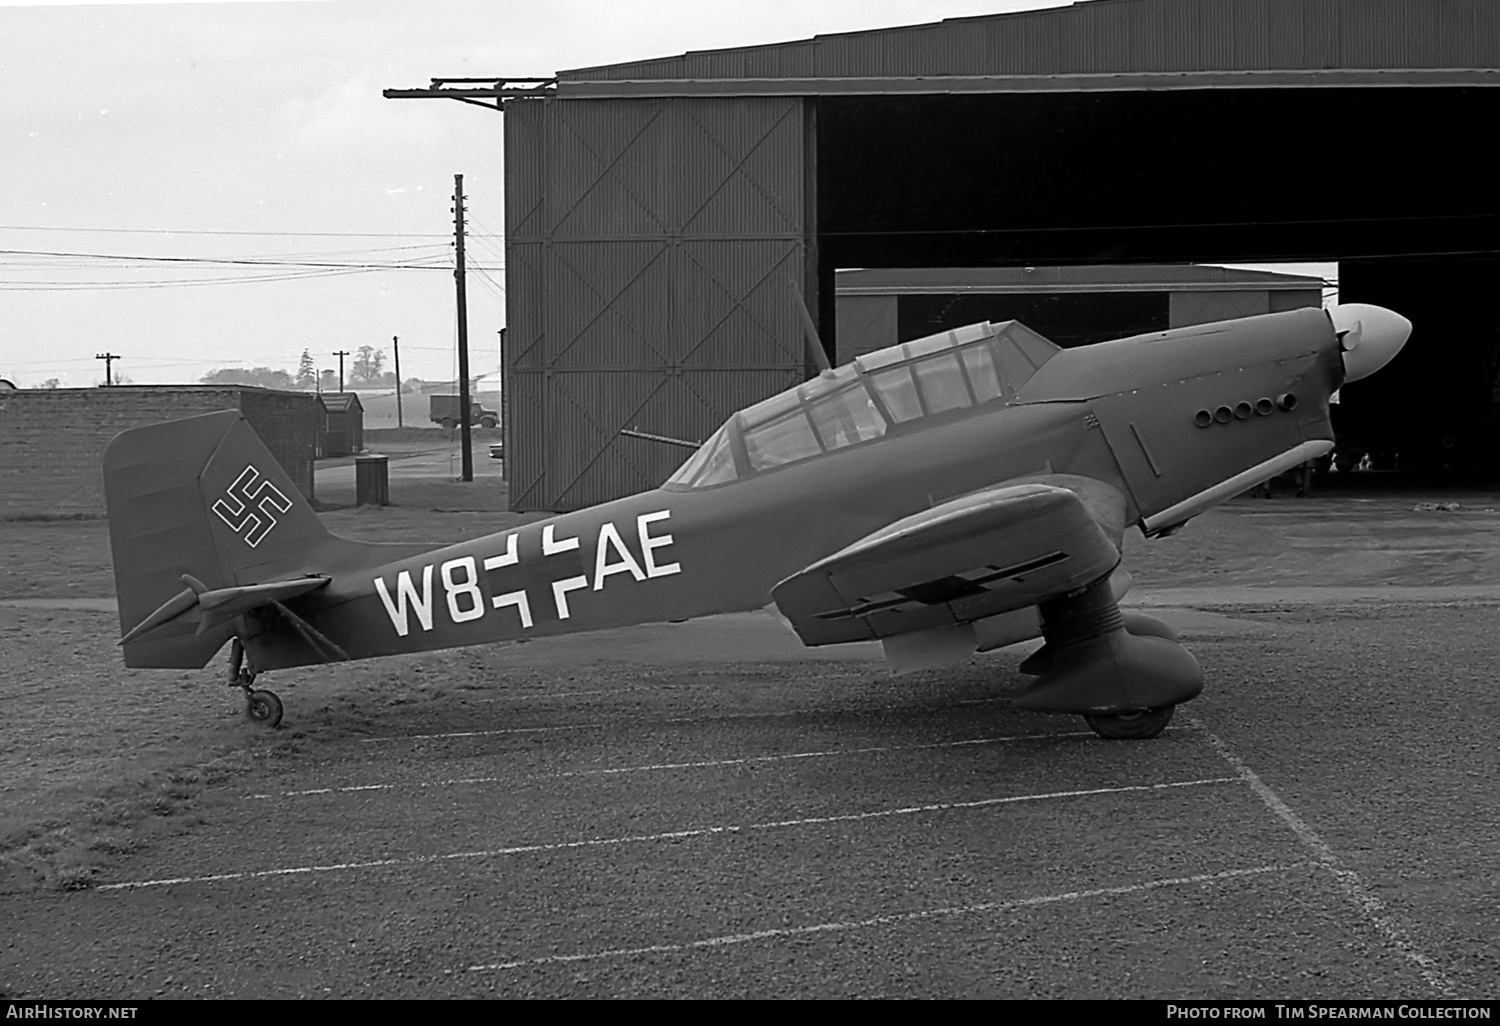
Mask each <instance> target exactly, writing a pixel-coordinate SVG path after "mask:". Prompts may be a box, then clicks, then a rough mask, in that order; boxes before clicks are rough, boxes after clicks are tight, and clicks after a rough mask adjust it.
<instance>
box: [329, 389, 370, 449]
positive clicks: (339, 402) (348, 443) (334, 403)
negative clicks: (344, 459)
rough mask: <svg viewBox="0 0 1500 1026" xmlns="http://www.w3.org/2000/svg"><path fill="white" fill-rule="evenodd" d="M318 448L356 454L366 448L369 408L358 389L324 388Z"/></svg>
mask: <svg viewBox="0 0 1500 1026" xmlns="http://www.w3.org/2000/svg"><path fill="white" fill-rule="evenodd" d="M318 405H319V407H320V408H321V410H322V413H321V415H320V417H319V421H318V452H319V454H320V455H323V456H353V455H354V454H355V453H357V452H364V449H365V408H364V406H363V405H362V404H361V403H360V401H359V395H358V393H355V392H320V393H319V394H318Z"/></svg>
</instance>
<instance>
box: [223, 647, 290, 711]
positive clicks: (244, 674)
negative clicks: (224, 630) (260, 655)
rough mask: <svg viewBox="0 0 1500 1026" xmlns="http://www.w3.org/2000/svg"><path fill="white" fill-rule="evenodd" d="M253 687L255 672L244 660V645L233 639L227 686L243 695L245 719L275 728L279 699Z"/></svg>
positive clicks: (272, 693)
mask: <svg viewBox="0 0 1500 1026" xmlns="http://www.w3.org/2000/svg"><path fill="white" fill-rule="evenodd" d="M254 685H255V670H254V668H253V667H251V666H250V663H249V660H247V659H246V658H245V645H244V643H243V642H242V641H240V639H239V638H235V639H234V641H233V642H232V643H231V645H230V648H229V686H230V687H232V688H239V689H240V690H241V691H243V692H244V693H245V719H247V720H249V721H250V722H251V723H254V724H256V725H257V726H261V727H266V728H267V729H269V728H271V727H274V726H276V725H277V724H278V723H280V722H281V712H282V709H281V699H280V698H278V697H276V692H274V691H266V690H264V689H260V690H257V689H256V688H255V686H254Z"/></svg>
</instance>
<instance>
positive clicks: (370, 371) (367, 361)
mask: <svg viewBox="0 0 1500 1026" xmlns="http://www.w3.org/2000/svg"><path fill="white" fill-rule="evenodd" d="M384 363H385V351H384V350H382V349H376V348H375V347H374V346H360V347H359V348H358V349H356V350H355V351H354V365H353V367H352V368H351V369H350V371H349V380H350V381H351V382H352V383H354V384H361V385H378V384H379V383H380V368H381V365H382V364H384Z"/></svg>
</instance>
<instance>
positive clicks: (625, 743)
mask: <svg viewBox="0 0 1500 1026" xmlns="http://www.w3.org/2000/svg"><path fill="white" fill-rule="evenodd" d="M1495 613H1496V608H1495V606H1494V605H1490V604H1473V603H1469V604H1461V605H1451V604H1450V605H1444V606H1439V607H1433V606H1430V605H1421V606H1388V607H1383V608H1379V609H1367V608H1358V609H1355V608H1340V607H1333V608H1329V607H1326V606H1287V607H1285V608H1276V607H1275V606H1274V605H1273V606H1262V607H1257V608H1256V609H1255V610H1254V611H1252V612H1250V613H1248V614H1244V615H1235V616H1222V621H1223V622H1225V623H1226V624H1228V625H1229V626H1228V629H1227V630H1225V631H1223V632H1221V633H1220V634H1219V635H1214V634H1209V633H1205V634H1203V635H1201V636H1198V637H1196V638H1194V639H1193V647H1194V648H1195V650H1196V652H1197V653H1198V655H1199V657H1200V659H1201V660H1202V661H1203V662H1204V664H1205V665H1206V666H1207V667H1209V668H1210V678H1211V681H1210V685H1209V689H1208V691H1207V692H1206V693H1205V695H1204V696H1203V697H1202V698H1201V699H1200V700H1199V701H1197V702H1195V703H1193V704H1192V705H1191V706H1188V707H1186V709H1185V710H1184V711H1183V715H1180V716H1179V719H1178V722H1177V723H1176V724H1174V727H1173V728H1172V730H1171V731H1169V733H1168V734H1167V735H1166V736H1164V737H1163V738H1162V739H1160V740H1158V741H1156V742H1147V743H1135V744H1130V743H1107V742H1101V741H1097V740H1093V739H1092V738H1091V737H1088V736H1086V735H1085V734H1084V733H1083V732H1082V731H1080V729H1079V727H1080V726H1081V724H1079V723H1078V722H1077V721H1075V720H1073V719H1070V718H1061V717H1046V716H1036V715H1027V714H1022V713H1018V712H1015V711H1012V710H1011V709H1010V708H1009V707H1008V705H1007V703H1006V702H1005V701H1004V700H1003V699H1004V695H1005V694H1006V693H1007V692H1008V691H1009V690H1011V689H1013V688H1014V687H1015V686H1016V685H1017V684H1018V682H1019V681H1018V678H1017V677H1016V676H1015V675H1014V673H1013V672H1012V671H1011V669H1010V665H1011V663H1010V661H1009V660H1006V659H1003V658H1000V659H995V660H990V661H984V662H976V663H974V664H970V665H969V666H966V667H963V668H960V669H958V670H957V671H955V672H949V673H945V674H940V675H939V674H931V675H921V676H917V677H913V678H900V679H892V678H889V677H888V676H886V674H885V673H884V671H883V669H881V668H880V667H879V666H878V665H876V664H873V663H870V662H866V661H859V662H844V663H839V662H828V663H822V664H807V663H800V662H788V663H770V664H766V663H761V664H730V665H724V664H703V663H676V664H666V665H662V666H633V665H630V664H623V663H616V664H608V663H606V664H590V663H579V664H573V665H569V664H568V662H567V661H566V659H565V658H562V657H559V656H555V657H553V658H552V659H551V660H550V663H549V664H548V665H544V666H541V667H540V668H535V669H532V670H527V669H525V668H524V664H523V663H522V661H521V658H520V656H521V654H522V653H524V652H525V649H526V648H527V647H529V646H513V647H510V648H500V649H480V650H473V651H469V652H462V653H448V654H443V655H440V656H428V657H421V658H412V659H408V660H404V661H401V662H402V665H399V666H392V665H389V664H370V666H369V667H337V668H333V669H330V670H326V671H323V672H322V673H320V674H311V673H309V674H307V675H306V677H305V679H303V680H301V681H300V682H299V683H297V684H296V685H295V688H294V689H288V690H287V693H286V697H287V698H288V699H289V700H290V702H291V704H292V708H293V709H294V710H295V713H294V715H295V718H296V726H295V727H294V728H292V729H289V730H285V731H280V732H278V734H280V735H283V736H282V737H280V738H279V739H278V743H276V744H275V745H272V746H269V747H267V746H262V747H260V748H259V749H256V750H254V751H252V752H251V755H252V757H251V758H249V759H248V760H246V761H245V762H244V763H243V764H242V765H240V766H239V767H238V768H237V769H236V770H235V771H234V772H233V773H231V774H228V775H226V776H221V777H219V778H217V779H215V780H214V781H212V782H211V783H209V784H208V785H207V786H206V787H205V788H204V789H203V791H202V793H201V794H200V795H199V797H198V800H197V803H196V805H195V810H196V818H197V820H198V822H196V823H195V824H193V825H191V826H190V827H185V828H183V829H181V830H179V831H175V832H174V831H165V832H161V833H159V834H158V835H156V836H154V837H153V838H152V840H151V843H150V844H149V845H147V846H146V847H145V848H144V849H143V850H141V851H139V852H137V853H134V854H132V855H129V856H127V857H123V858H120V859H118V860H116V861H114V862H113V863H111V864H110V865H108V867H107V868H106V869H105V870H104V871H103V872H102V873H101V874H100V875H99V877H98V878H97V879H96V880H95V881H94V882H95V886H94V887H93V888H91V889H87V890H81V891H76V892H59V891H55V890H54V891H47V890H40V891H39V890H35V889H21V890H13V891H12V893H9V894H6V895H3V896H0V911H3V914H4V918H5V920H6V921H7V922H8V923H9V924H11V929H10V930H8V931H7V939H6V941H5V943H4V946H0V988H3V990H4V992H5V993H6V994H7V995H8V996H51V997H61V996H75V997H76V996H117V997H151V996H168V995H171V996H204V997H208V996H212V997H224V996H263V997H271V996H282V997H294V996H295V997H302V996H323V995H326V996H371V997H375V996H378V997H398V996H399V997H416V996H433V997H447V996H468V995H499V996H554V997H561V996H569V997H579V996H673V997H690V996H698V997H729V996H827V997H832V996H867V997H871V996H884V997H897V996H945V997H953V996H994V997H1063V996H1077V997H1084V996H1087V997H1158V998H1159V997H1168V996H1173V997H1245V998H1267V999H1269V998H1335V997H1362V998H1382V997H1391V998H1393V997H1437V996H1441V995H1443V994H1451V995H1454V996H1458V997H1471V998H1472V997H1493V996H1494V995H1495V993H1496V984H1497V982H1500V960H1497V953H1496V950H1495V947H1494V944H1493V938H1494V937H1495V936H1500V900H1497V899H1500V883H1497V882H1496V880H1495V878H1494V875H1493V866H1494V864H1495V861H1496V858H1497V856H1500V822H1497V809H1496V806H1495V803H1494V800H1493V796H1494V794H1495V792H1496V786H1497V784H1500V773H1497V769H1500V759H1497V756H1496V751H1495V746H1494V745H1493V740H1492V737H1491V736H1490V732H1489V731H1488V729H1487V727H1488V725H1489V724H1490V723H1493V722H1494V717H1495V715H1496V713H1497V712H1500V709H1497V708H1496V698H1495V695H1494V689H1493V683H1492V679H1491V677H1490V673H1489V668H1490V666H1491V665H1492V660H1493V655H1494V641H1493V638H1492V634H1491V632H1490V631H1489V630H1488V626H1489V624H1491V623H1492V622H1493V618H1494V616H1495ZM26 615H35V614H26ZM392 662H396V661H392ZM414 682H416V683H414ZM424 682H425V683H424ZM228 702H229V699H228V697H227V696H225V697H221V698H220V699H219V700H218V703H217V704H219V705H227V704H228ZM289 715H292V714H289ZM209 721H210V723H212V721H213V717H212V716H210V717H209ZM201 729H204V730H205V731H207V732H208V733H209V734H214V733H215V732H216V729H215V728H213V727H209V728H201ZM227 729H228V728H225V727H224V717H223V716H220V717H219V722H218V724H217V730H227ZM167 881H177V882H167Z"/></svg>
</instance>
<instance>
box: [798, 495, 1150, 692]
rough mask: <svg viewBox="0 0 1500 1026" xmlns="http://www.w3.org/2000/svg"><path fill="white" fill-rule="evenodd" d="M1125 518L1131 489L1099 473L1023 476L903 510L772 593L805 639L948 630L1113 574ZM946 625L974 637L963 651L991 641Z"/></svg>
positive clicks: (1030, 630)
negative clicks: (890, 521) (922, 508)
mask: <svg viewBox="0 0 1500 1026" xmlns="http://www.w3.org/2000/svg"><path fill="white" fill-rule="evenodd" d="M1124 523H1125V497H1124V495H1122V494H1121V493H1120V492H1119V490H1118V489H1115V488H1113V487H1111V486H1109V485H1107V484H1104V483H1103V482H1100V481H1096V480H1093V479H1092V478H1085V477H1076V476H1073V475H1066V474H1048V475H1041V476H1037V477H1028V478H1019V479H1016V480H1013V481H1008V482H1006V483H1004V484H1001V485H997V486H995V487H993V488H989V489H986V490H984V491H982V492H977V493H975V494H973V495H966V496H964V497H962V498H959V499H953V500H951V501H949V502H945V503H943V504H942V505H940V506H935V507H933V508H932V509H929V510H925V511H923V512H921V513H917V514H914V515H913V516H909V517H907V518H905V519H903V520H898V521H896V522H895V523H893V524H891V525H889V526H887V527H884V528H882V529H880V530H879V531H876V532H875V533H873V534H870V535H868V536H866V537H864V538H861V539H860V540H859V541H857V542H855V543H854V544H853V545H850V546H849V547H847V548H845V549H843V550H841V551H839V552H836V553H834V554H833V555H831V556H829V557H828V558H826V559H823V560H820V561H819V562H817V563H814V564H813V565H812V566H810V567H808V568H807V569H805V570H803V571H802V572H801V573H798V574H795V575H793V576H791V577H788V578H787V579H786V580H784V581H782V582H781V583H780V584H778V585H777V586H776V587H775V588H773V589H772V591H771V597H772V598H773V599H774V600H775V602H776V606H777V608H778V609H780V611H781V613H782V615H783V616H785V617H786V618H787V619H788V620H789V621H791V624H792V629H793V630H795V631H796V632H797V635H798V637H800V638H801V639H802V640H803V642H805V643H806V644H808V645H829V644H835V643H839V642H848V641H867V640H871V639H876V638H880V639H890V638H897V637H900V636H903V635H913V634H917V633H928V632H942V630H943V629H944V628H952V627H955V626H957V625H969V624H974V623H976V622H978V621H985V620H990V619H992V618H996V617H1002V614H1006V613H1011V612H1013V611H1017V610H1028V607H1032V606H1035V605H1036V604H1037V603H1038V602H1040V601H1042V600H1043V599H1045V598H1048V597H1049V596H1053V595H1058V594H1061V593H1063V592H1068V591H1071V590H1073V589H1075V588H1081V587H1083V586H1084V585H1086V584H1089V583H1091V582H1093V581H1096V580H1098V579H1099V578H1101V577H1104V576H1106V575H1107V574H1109V573H1110V572H1111V571H1112V570H1114V569H1115V567H1116V566H1117V565H1118V564H1119V562H1120V539H1121V536H1122V534H1123V533H1124ZM1028 612H1029V615H1030V621H1029V627H1026V626H1025V625H1023V629H1022V631H1021V633H1020V634H1019V636H1018V637H1014V638H1010V641H1015V640H1021V638H1024V637H1034V636H1035V634H1036V631H1035V625H1036V619H1035V613H1034V611H1033V610H1028ZM992 622H993V621H992ZM1014 629H1015V624H1013V623H1012V624H1008V625H1007V626H1006V628H1005V630H1006V631H1009V632H1010V633H1014ZM948 633H949V634H950V635H952V636H953V638H954V640H956V641H957V642H958V644H959V645H960V646H963V645H967V648H965V649H964V652H963V654H967V653H969V652H973V651H974V649H975V648H976V647H985V648H990V647H995V645H994V644H984V639H983V637H982V635H977V634H976V632H975V630H974V629H973V628H972V627H967V626H965V629H964V631H962V632H952V631H950V632H948ZM1002 633H1004V632H1002ZM996 643H998V644H1008V643H1009V641H1005V640H1001V641H998V642H996ZM891 652H892V649H891V646H890V645H887V653H888V654H891ZM892 662H893V664H894V663H896V662H897V660H896V658H895V657H894V656H893V657H892Z"/></svg>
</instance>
